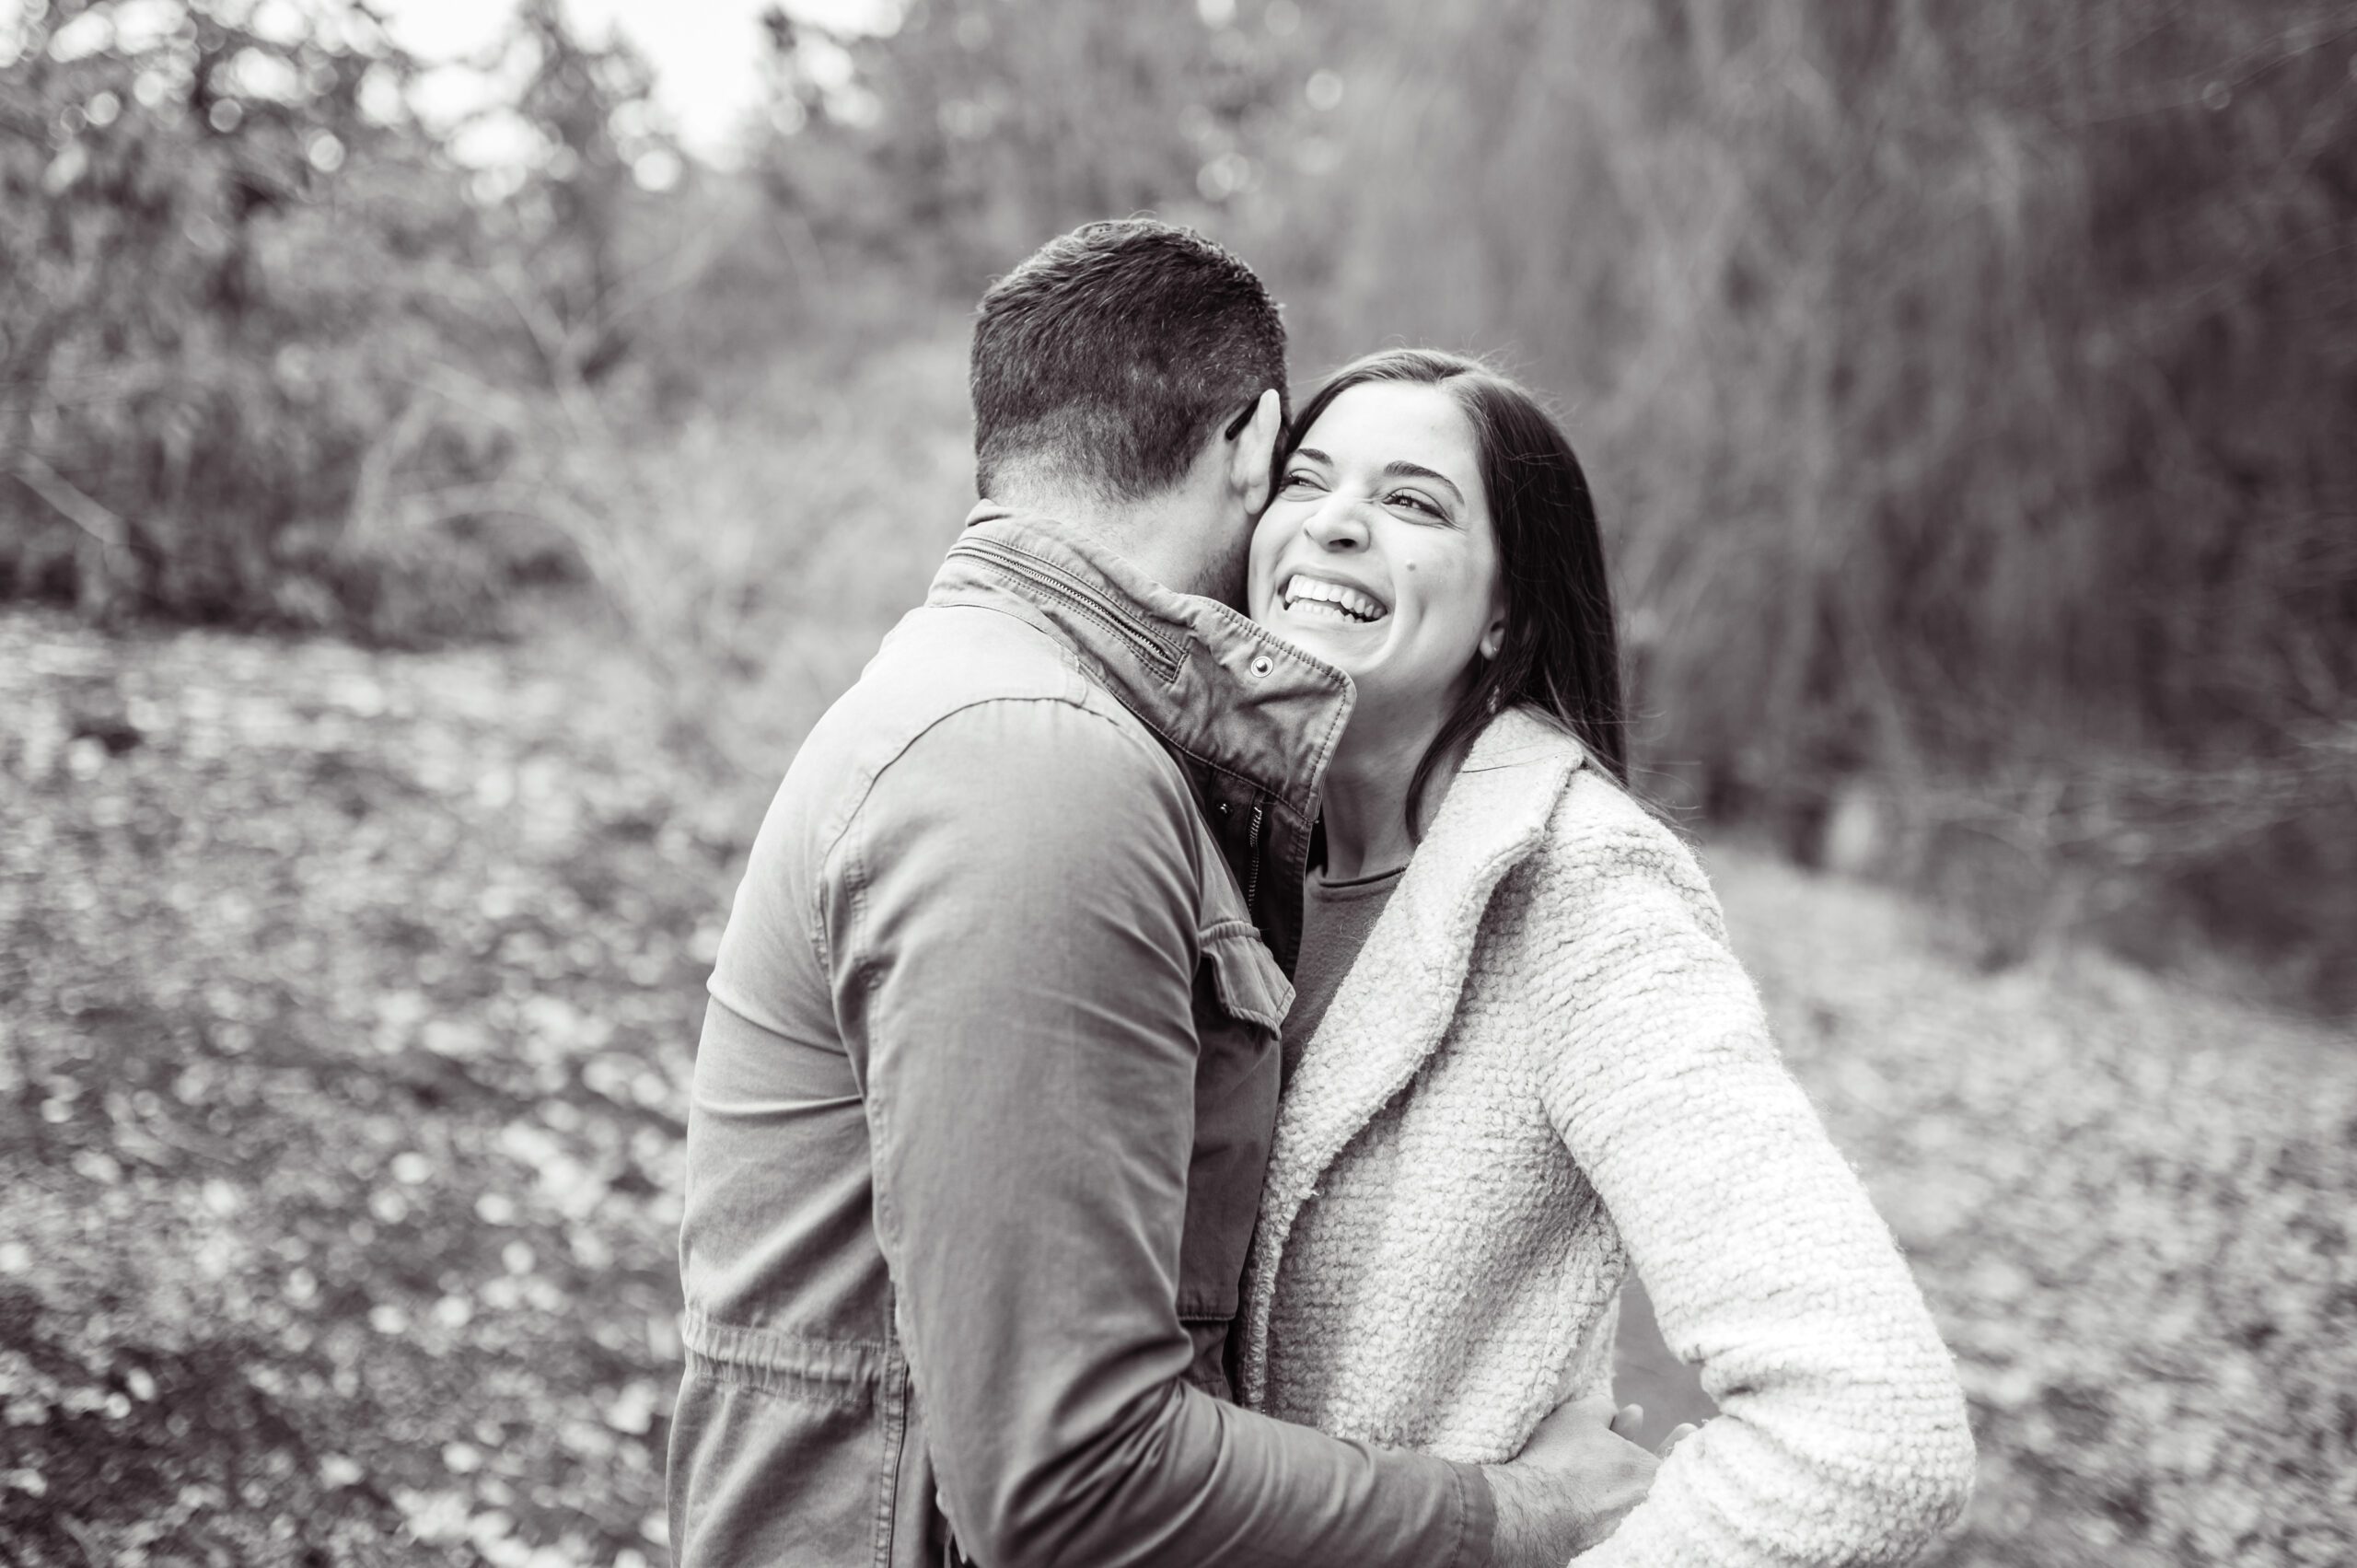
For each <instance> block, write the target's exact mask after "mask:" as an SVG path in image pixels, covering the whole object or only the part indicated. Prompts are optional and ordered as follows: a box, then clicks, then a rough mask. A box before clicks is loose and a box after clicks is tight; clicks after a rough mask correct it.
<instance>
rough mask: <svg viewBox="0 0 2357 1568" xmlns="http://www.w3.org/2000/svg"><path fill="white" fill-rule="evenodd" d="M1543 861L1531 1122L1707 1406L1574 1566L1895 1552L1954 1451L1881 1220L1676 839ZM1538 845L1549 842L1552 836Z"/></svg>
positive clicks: (1813, 1559)
mask: <svg viewBox="0 0 2357 1568" xmlns="http://www.w3.org/2000/svg"><path fill="white" fill-rule="evenodd" d="M1553 847H1554V848H1555V849H1556V850H1560V849H1561V847H1562V846H1560V845H1558V846H1553ZM1546 865H1547V869H1546V870H1545V871H1544V872H1542V877H1544V879H1545V880H1544V883H1543V885H1542V888H1541V889H1540V891H1539V896H1538V900H1535V907H1537V908H1539V909H1543V910H1545V911H1547V912H1548V915H1547V926H1548V932H1549V934H1550V936H1553V935H1555V934H1558V933H1560V934H1561V943H1560V946H1557V947H1553V948H1552V949H1551V951H1550V957H1549V958H1547V959H1546V960H1545V963H1546V966H1547V973H1546V981H1547V983H1548V989H1549V991H1550V993H1551V994H1553V995H1554V996H1557V997H1560V998H1562V999H1563V1001H1564V1005H1566V1007H1567V1008H1568V1013H1567V1017H1568V1025H1567V1028H1566V1030H1565V1031H1564V1033H1562V1034H1560V1035H1558V1036H1556V1037H1555V1038H1554V1039H1553V1040H1550V1042H1549V1043H1548V1046H1547V1048H1546V1049H1548V1050H1550V1051H1554V1052H1555V1054H1554V1055H1553V1056H1552V1059H1551V1061H1550V1062H1548V1063H1545V1064H1544V1067H1543V1069H1542V1070H1543V1072H1544V1074H1545V1075H1544V1076H1543V1078H1542V1084H1543V1093H1544V1096H1545V1099H1546V1105H1547V1109H1548V1113H1549V1115H1550V1119H1551V1120H1552V1121H1553V1123H1554V1125H1555V1127H1556V1130H1557V1131H1558V1132H1559V1133H1560V1134H1561V1136H1562V1139H1563V1142H1564V1143H1565V1144H1566V1145H1567V1146H1568V1147H1569V1149H1570V1151H1571V1154H1572V1156H1573V1159H1574V1160H1576V1161H1577V1162H1578V1164H1579V1166H1580V1167H1581V1169H1582V1170H1583V1171H1584V1172H1585V1174H1586V1175H1587V1177H1588V1179H1589V1180H1590V1181H1591V1182H1592V1183H1593V1184H1594V1186H1595V1188H1596V1191H1597V1193H1598V1194H1599V1195H1600V1196H1601V1197H1602V1198H1603V1200H1604V1203H1605V1207H1606V1208H1607V1210H1608V1212H1609V1213H1610V1214H1611V1216H1612V1218H1613V1220H1614V1222H1615V1223H1616V1224H1617V1225H1618V1226H1619V1228H1620V1234H1621V1237H1622V1238H1623V1239H1624V1240H1625V1241H1626V1243H1627V1244H1628V1247H1629V1249H1630V1252H1631V1256H1632V1258H1633V1259H1634V1260H1635V1262H1636V1266H1637V1268H1638V1270H1639V1272H1641V1274H1642V1275H1643V1278H1644V1281H1645V1284H1646V1287H1647V1289H1648V1290H1649V1291H1650V1292H1651V1293H1652V1295H1653V1297H1654V1303H1655V1309H1656V1311H1657V1313H1658V1315H1659V1318H1660V1319H1661V1326H1662V1332H1663V1334H1664V1336H1665V1338H1666V1340H1667V1342H1668V1343H1669V1346H1670V1348H1671V1349H1672V1350H1673V1351H1675V1352H1676V1353H1677V1354H1678V1358H1679V1359H1680V1360H1682V1361H1685V1362H1687V1363H1688V1364H1689V1365H1700V1367H1701V1378H1702V1385H1703V1388H1705V1389H1706V1390H1707V1391H1708V1392H1709V1393H1710V1395H1711V1397H1712V1398H1713V1400H1717V1401H1718V1404H1719V1407H1720V1411H1721V1413H1720V1414H1719V1415H1718V1416H1717V1417H1716V1418H1714V1419H1713V1420H1711V1421H1709V1422H1707V1423H1704V1424H1703V1425H1702V1427H1701V1430H1700V1431H1699V1432H1697V1433H1695V1434H1693V1435H1692V1436H1690V1437H1689V1438H1687V1439H1686V1441H1685V1442H1683V1443H1681V1444H1680V1445H1679V1446H1678V1447H1677V1448H1675V1449H1673V1450H1672V1451H1671V1454H1670V1457H1669V1458H1668V1459H1667V1460H1666V1461H1665V1462H1664V1463H1663V1465H1662V1468H1661V1470H1660V1472H1659V1474H1658V1476H1657V1477H1656V1479H1655V1483H1654V1488H1653V1491H1652V1493H1651V1494H1650V1495H1649V1496H1648V1497H1647V1499H1646V1500H1645V1502H1644V1503H1643V1504H1641V1505H1640V1506H1639V1507H1638V1508H1637V1509H1636V1510H1635V1511H1634V1512H1633V1513H1631V1515H1630V1516H1629V1517H1628V1518H1627V1519H1626V1520H1624V1521H1623V1522H1622V1524H1621V1526H1620V1529H1619V1531H1618V1532H1617V1533H1616V1534H1615V1535H1613V1536H1612V1538H1611V1539H1608V1540H1607V1541H1606V1542H1604V1543H1603V1544H1602V1545H1601V1546H1599V1547H1597V1548H1596V1549H1595V1550H1593V1551H1589V1552H1587V1553H1585V1554H1584V1555H1583V1556H1582V1557H1581V1558H1580V1559H1579V1562H1580V1563H1581V1564H1582V1565H1583V1568H1622V1565H1624V1564H1645V1565H1648V1568H1672V1565H1677V1568H1685V1565H1688V1564H1693V1565H1696V1568H1701V1565H1703V1564H1710V1565H1713V1568H1735V1565H1744V1568H1801V1565H1803V1564H1807V1565H1809V1568H1832V1565H1840V1564H1867V1563H1898V1562H1906V1561H1909V1560H1910V1559H1911V1558H1912V1557H1913V1556H1914V1555H1915V1554H1916V1553H1917V1552H1918V1551H1921V1550H1922V1547H1923V1546H1924V1544H1925V1543H1926V1542H1927V1541H1928V1540H1929V1539H1931V1538H1932V1537H1933V1535H1934V1534H1935V1533H1936V1532H1937V1531H1938V1530H1939V1529H1940V1528H1942V1527H1944V1526H1945V1524H1947V1523H1948V1522H1949V1521H1950V1520H1951V1519H1953V1518H1954V1517H1955V1516H1956V1514H1957V1513H1958V1511H1959V1510H1960V1509H1961V1508H1962V1506H1963V1504H1964V1500H1965V1497H1966V1495H1967V1493H1968V1490H1969V1487H1970V1483H1971V1477H1972V1464H1973V1448H1972V1436H1971V1432H1970V1429H1969V1427H1968V1424H1967V1422H1966V1416H1965V1408H1964V1400H1963V1394H1962V1391H1961V1389H1960V1388H1959V1387H1958V1384H1957V1381H1956V1370H1955V1366H1954V1364H1953V1362H1952V1361H1951V1359H1950V1357H1949V1355H1948V1353H1947V1349H1946V1347H1945V1345H1944V1344H1943V1343H1942V1342H1941V1341H1940V1338H1939V1334H1938V1331H1937V1330H1935V1329H1934V1328H1933V1324H1932V1320H1931V1315H1930V1313H1929V1312H1928V1311H1927V1310H1926V1308H1925V1307H1924V1305H1923V1300H1922V1295H1920V1294H1919V1293H1918V1291H1917V1290H1916V1287H1915V1283H1914V1281H1913V1279H1912V1277H1911V1276H1910V1274H1909V1272H1908V1270H1907V1266H1906V1264H1905V1262H1904V1261H1903V1260H1901V1259H1900V1257H1899V1255H1898V1248H1897V1247H1896V1245H1895V1244H1894V1243H1893V1242H1892V1240H1891V1237H1890V1234H1889V1232H1888V1230H1887V1228H1886V1227H1885V1226H1884V1225H1883V1223H1882V1220H1881V1218H1880V1216H1879V1215H1877V1214H1875V1210H1874V1207H1873V1205H1872V1203H1871V1202H1869V1200H1868V1199H1867V1196H1866V1193H1865V1191H1864V1187H1863V1186H1862V1185H1861V1184H1860V1183H1859V1181H1858V1179H1857V1177H1856V1176H1855V1175H1854V1174H1853V1173H1852V1171H1851V1169H1850V1167H1849V1166H1848V1164H1847V1163H1846V1162H1845V1161H1844V1160H1843V1159H1842V1157H1841V1156H1840V1153H1839V1152H1838V1151H1837V1150H1836V1149H1835V1148H1834V1146H1833V1144H1832V1141H1831V1140H1830V1139H1829V1137H1828V1136H1827V1134H1826V1132H1825V1129H1824V1127H1823V1125H1822V1124H1821V1123H1820V1122H1819V1121H1818V1120H1817V1114H1816V1112H1815V1111H1814V1110H1813V1109H1811V1108H1810V1106H1809V1103H1808V1101H1807V1099H1806V1098H1805V1097H1804V1096H1803V1095H1802V1093H1801V1090H1800V1086H1798V1085H1797V1084H1795V1083H1794V1081H1793V1079H1792V1077H1791V1076H1790V1075H1789V1074H1787V1073H1786V1072H1785V1070H1784V1068H1783V1066H1782V1063H1781V1062H1780V1060H1779V1059H1778V1057H1777V1055H1776V1051H1775V1048H1774V1046H1773V1045H1772V1044H1771V1041H1770V1039H1769V1035H1768V1028H1767V1024H1766V1020H1765V1018H1764V1017H1763V1016H1762V1013H1761V1010H1760V1006H1759V999H1758V997H1757V995H1756V993H1754V992H1753V990H1752V987H1751V984H1750V982H1749V981H1748V980H1747V978H1746V977H1745V975H1744V973H1743V970H1742V969H1741V967H1740V965H1739V964H1738V963H1737V962H1736V958H1735V955H1734V953H1733V952H1732V951H1731V950H1730V949H1729V947H1728V946H1727V943H1726V938H1725V932H1724V925H1723V923H1722V922H1721V917H1720V914H1719V911H1718V906H1717V903H1716V901H1715V900H1713V898H1712V896H1711V894H1710V892H1709V889H1708V886H1707V884H1706V883H1705V882H1704V881H1703V878H1702V875H1701V870H1700V869H1699V868H1698V867H1697V866H1696V865H1695V864H1694V862H1693V858H1692V856H1691V855H1690V854H1688V852H1687V850H1686V849H1685V846H1684V845H1682V844H1680V843H1678V842H1677V841H1676V839H1675V838H1674V837H1672V836H1671V835H1670V834H1669V833H1668V832H1667V831H1666V830H1664V829H1662V828H1660V827H1659V825H1657V824H1655V823H1653V822H1651V821H1650V820H1645V819H1638V817H1637V814H1636V813H1635V812H1634V810H1633V808H1631V821H1629V822H1627V823H1624V824H1617V825H1615V826H1612V827H1610V828H1608V829H1607V830H1603V831H1601V832H1599V833H1597V834H1596V835H1595V836H1593V837H1592V838H1590V839H1588V840H1587V841H1586V842H1583V843H1581V844H1579V845H1578V846H1577V848H1576V850H1575V852H1574V853H1570V854H1562V853H1550V854H1548V855H1547V856H1546Z"/></svg>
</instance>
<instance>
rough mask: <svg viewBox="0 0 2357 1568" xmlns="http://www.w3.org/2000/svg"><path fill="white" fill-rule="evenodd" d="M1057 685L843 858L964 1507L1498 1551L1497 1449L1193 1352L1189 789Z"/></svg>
mask: <svg viewBox="0 0 2357 1568" xmlns="http://www.w3.org/2000/svg"><path fill="white" fill-rule="evenodd" d="M1149 747H1150V743H1148V742H1145V741H1144V740H1142V739H1140V738H1137V737H1135V736H1134V735H1132V734H1131V733H1130V732H1128V731H1127V730H1125V729H1124V728H1122V727H1121V726H1118V725H1116V724H1115V723H1113V722H1112V721H1110V720H1109V719H1107V718H1106V717H1104V716H1103V715H1100V714H1093V713H1090V712H1088V711H1087V710H1086V709H1085V708H1081V707H1078V706H1076V705H1074V704H1071V703H1061V702H1054V701H1045V700H1042V701H1014V700H1007V701H1000V702H993V703H985V704H982V705H980V706H977V707H973V708H969V709H965V710H962V711H960V712H958V713H957V714H952V715H951V716H949V717H948V718H946V719H944V720H943V721H942V722H941V723H940V724H939V725H937V726H935V727H934V728H933V729H932V730H931V731H929V732H928V733H927V734H926V735H925V736H923V738H920V739H919V740H918V741H917V742H915V743H914V744H913V745H912V746H911V748H910V749H908V750H907V751H906V752H904V753H903V754H902V756H901V757H900V759H899V760H898V761H895V762H894V763H893V764H891V765H890V766H889V767H888V768H887V769H886V770H885V772H883V773H882V774H881V775H880V776H879V778H878V779H877V783H876V784H875V785H874V786H873V788H872V790H871V791H870V793H869V795H868V796H867V798H866V800H865V802H864V803H863V805H862V806H861V807H860V808H859V810H858V812H857V813H856V815H855V816H854V818H853V824H852V826H851V828H850V830H848V831H847V832H846V834H845V835H844V837H843V839H842V841H841V842H839V843H838V844H837V846H836V847H835V850H834V852H833V854H832V855H831V857H830V863H829V867H828V873H827V876H826V877H825V879H824V889H825V893H824V898H825V900H826V907H825V908H824V909H823V910H822V916H823V920H824V929H825V930H826V932H827V934H828V946H829V953H828V958H829V962H830V970H831V972H832V976H833V983H834V986H835V993H836V1005H837V1009H838V1016H839V1017H840V1018H841V1019H842V1023H843V1027H844V1034H845V1039H846V1041H847V1042H848V1043H849V1045H850V1047H851V1050H852V1052H853V1061H854V1062H855V1063H858V1064H859V1065H860V1067H861V1069H862V1071H863V1073H864V1074H865V1098H866V1105H867V1113H868V1119H869V1124H870V1127H871V1129H872V1132H873V1138H874V1149H875V1167H876V1217H877V1232H878V1235H879V1237H880V1238H881V1240H882V1243H883V1247H884V1251H885V1255H886V1257H887V1259H888V1261H889V1263H890V1266H891V1270H892V1275H893V1280H894V1283H895V1287H896V1293H897V1297H898V1310H899V1316H900V1328H901V1332H902V1335H903V1338H904V1339H905V1341H906V1343H907V1347H908V1354H909V1360H910V1365H911V1372H912V1374H913V1376H914V1378H915V1381H916V1388H917V1399H918V1403H919V1407H920V1409H921V1410H922V1411H923V1418H924V1422H925V1427H926V1433H927V1437H928V1440H929V1445H930V1447H931V1450H932V1458H933V1462H934V1465H935V1470H936V1473H937V1474H938V1476H939V1479H940V1484H941V1490H942V1493H943V1497H944V1501H945V1506H946V1512H947V1513H948V1515H949V1517H950V1520H951V1522H952V1524H953V1526H954V1527H956V1529H957V1531H958V1539H959V1541H960V1544H961V1545H963V1546H964V1547H965V1548H966V1550H967V1551H969V1552H970V1553H971V1554H973V1555H974V1556H975V1557H976V1559H977V1560H978V1561H979V1562H982V1563H984V1564H987V1565H988V1568H1023V1565H1026V1564H1032V1563H1074V1562H1086V1563H1091V1564H1104V1565H1107V1568H1117V1565H1137V1568H1144V1565H1146V1564H1157V1563H1171V1564H1187V1565H1189V1568H1194V1565H1198V1564H1200V1565H1203V1568H1213V1565H1221V1568H1225V1565H1232V1564H1260V1563H1269V1564H1276V1563H1284V1564H1294V1563H1301V1562H1336V1563H1341V1562H1348V1563H1353V1564H1366V1565H1369V1568H1381V1565H1383V1564H1388V1563H1398V1564H1401V1565H1402V1568H1408V1565H1413V1568H1438V1565H1445V1564H1466V1565H1468V1568H1471V1565H1475V1564H1482V1563H1486V1562H1489V1561H1490V1560H1491V1555H1490V1553H1491V1534H1492V1521H1493V1511H1492V1510H1493V1504H1492V1497H1491V1493H1490V1490H1489V1487H1488V1484H1487V1482H1486V1481H1485V1480H1484V1479H1483V1477H1482V1475H1481V1474H1480V1471H1479V1470H1478V1469H1474V1468H1472V1467H1468V1466H1457V1465H1452V1464H1448V1463H1446V1462H1445V1461H1442V1460H1438V1459H1434V1458H1429V1457H1425V1456H1420V1455H1412V1454H1403V1453H1396V1452H1390V1451H1387V1450H1379V1449H1373V1448H1369V1447H1366V1446H1361V1445H1356V1444H1350V1443H1344V1442H1341V1441H1338V1440H1336V1439H1333V1438H1329V1437H1326V1436H1324V1435H1322V1434H1318V1433H1316V1432H1312V1431H1310V1430H1308V1429H1306V1428H1303V1427H1295V1426H1288V1425H1285V1424H1284V1423H1279V1422H1276V1421H1272V1420H1270V1419H1268V1418H1265V1417H1261V1416H1259V1415H1255V1414H1252V1413H1250V1412H1248V1411H1241V1410H1238V1409H1236V1408H1235V1407H1233V1406H1229V1405H1226V1404H1224V1403H1222V1402H1221V1401H1219V1400H1214V1399H1213V1398H1212V1397H1210V1396H1209V1395H1206V1394H1204V1393H1202V1392H1201V1391H1200V1390H1197V1389H1195V1388H1191V1387H1189V1386H1188V1385H1186V1384H1185V1383H1183V1382H1182V1381H1181V1379H1180V1374H1181V1373H1182V1372H1183V1371H1184V1370H1185V1369H1186V1367H1187V1365H1188V1363H1189V1360H1190V1345H1189V1340H1188V1336H1187V1334H1186V1331H1185V1330H1184V1329H1183V1328H1182V1327H1181V1326H1180V1324H1179V1318H1178V1315H1177V1311H1176V1307H1175V1300H1176V1295H1177V1280H1176V1277H1175V1276H1176V1272H1177V1269H1178V1266H1179V1237H1180V1229H1181V1225H1182V1222H1183V1218H1184V1215H1185V1212H1186V1198H1187V1192H1186V1180H1187V1169H1188V1163H1189V1156H1190V1150H1191V1145H1192V1141H1193V1104H1194V1099H1193V1084H1194V1072H1195V1030H1194V1016H1193V1010H1192V998H1193V988H1194V973H1193V964H1194V959H1195V951H1194V949H1195V938H1196V932H1195V931H1194V929H1193V928H1192V921H1193V919H1194V914H1195V910H1196V908H1197V898H1196V889H1197V886H1198V882H1197V878H1198V877H1200V876H1202V875H1203V874H1204V872H1203V868H1202V867H1201V866H1200V865H1197V864H1195V863H1194V859H1193V854H1194V852H1193V847H1192V846H1193V844H1194V842H1195V840H1194V837H1193V835H1192V834H1191V833H1190V832H1189V831H1188V830H1187V828H1188V820H1187V818H1186V816H1185V813H1186V812H1188V811H1189V810H1190V809H1191V807H1190V805H1189V803H1188V802H1187V800H1186V799H1185V798H1184V796H1183V794H1182V793H1181V790H1180V786H1179V783H1178V781H1177V780H1176V779H1175V778H1174V777H1173V776H1172V773H1171V771H1170V769H1169V768H1168V766H1167V763H1166V762H1165V761H1163V759H1162V758H1160V757H1159V756H1158V755H1157V754H1155V753H1154V752H1153V751H1152V750H1151V749H1149Z"/></svg>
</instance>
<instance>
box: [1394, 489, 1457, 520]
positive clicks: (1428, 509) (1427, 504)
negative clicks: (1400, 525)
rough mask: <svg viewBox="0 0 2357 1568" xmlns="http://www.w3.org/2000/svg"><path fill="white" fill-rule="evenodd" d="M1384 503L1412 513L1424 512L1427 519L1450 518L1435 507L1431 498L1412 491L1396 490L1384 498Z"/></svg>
mask: <svg viewBox="0 0 2357 1568" xmlns="http://www.w3.org/2000/svg"><path fill="white" fill-rule="evenodd" d="M1383 502H1384V505H1387V506H1405V507H1407V508H1408V509H1409V510H1411V511H1415V512H1422V514H1423V515H1424V516H1425V517H1446V516H1448V514H1447V513H1446V512H1444V511H1442V510H1441V509H1440V508H1439V507H1438V506H1437V505H1434V503H1433V502H1432V500H1431V499H1430V498H1429V497H1427V496H1423V495H1420V494H1417V493H1416V492H1415V491H1412V490H1395V491H1393V492H1392V493H1391V494H1388V495H1387V496H1385V497H1384V498H1383Z"/></svg>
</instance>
